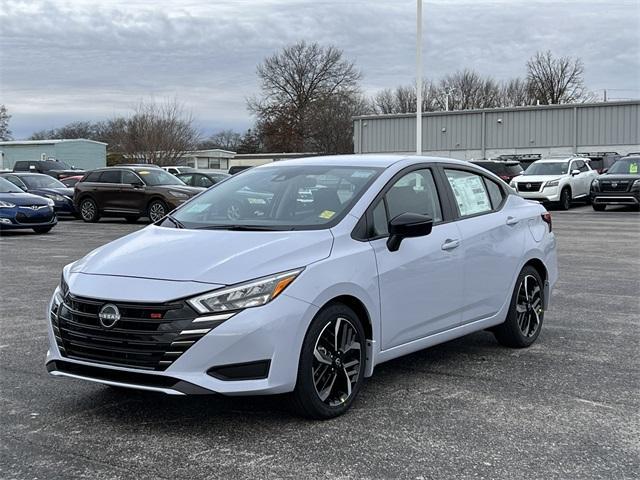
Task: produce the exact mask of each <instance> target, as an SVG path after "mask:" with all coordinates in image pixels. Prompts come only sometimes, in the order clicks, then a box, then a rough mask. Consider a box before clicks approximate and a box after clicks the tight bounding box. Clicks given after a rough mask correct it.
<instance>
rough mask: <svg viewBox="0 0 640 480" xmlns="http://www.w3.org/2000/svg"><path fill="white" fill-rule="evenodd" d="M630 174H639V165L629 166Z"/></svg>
mask: <svg viewBox="0 0 640 480" xmlns="http://www.w3.org/2000/svg"><path fill="white" fill-rule="evenodd" d="M629 173H638V164H637V163H630V164H629Z"/></svg>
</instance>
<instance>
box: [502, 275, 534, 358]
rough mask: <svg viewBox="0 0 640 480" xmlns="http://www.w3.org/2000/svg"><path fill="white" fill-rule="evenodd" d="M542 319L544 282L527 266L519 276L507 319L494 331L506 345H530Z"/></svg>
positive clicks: (520, 346) (518, 346)
mask: <svg viewBox="0 0 640 480" xmlns="http://www.w3.org/2000/svg"><path fill="white" fill-rule="evenodd" d="M543 320H544V285H543V283H542V279H541V278H540V274H539V273H538V271H537V270H536V269H535V268H533V267H531V266H529V265H527V266H525V267H524V268H523V269H522V271H521V272H520V275H519V276H518V281H517V282H516V287H515V289H514V291H513V294H512V296H511V305H510V306H509V312H508V313H507V319H506V320H505V322H504V323H502V324H501V325H498V326H497V327H495V328H494V329H493V334H494V335H495V337H496V339H497V340H498V342H499V343H500V344H502V345H504V346H506V347H512V348H523V347H528V346H530V345H531V344H532V343H533V342H535V341H536V338H538V335H539V334H540V330H541V329H542V321H543Z"/></svg>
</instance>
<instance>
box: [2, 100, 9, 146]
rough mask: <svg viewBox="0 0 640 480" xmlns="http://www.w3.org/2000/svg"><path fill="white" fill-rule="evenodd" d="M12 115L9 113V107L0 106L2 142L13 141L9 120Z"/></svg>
mask: <svg viewBox="0 0 640 480" xmlns="http://www.w3.org/2000/svg"><path fill="white" fill-rule="evenodd" d="M10 119H11V115H9V113H8V112H7V107H5V106H4V105H0V140H1V141H3V142H4V141H7V140H11V130H9V120H10Z"/></svg>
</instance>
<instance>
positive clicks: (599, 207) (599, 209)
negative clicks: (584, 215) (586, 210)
mask: <svg viewBox="0 0 640 480" xmlns="http://www.w3.org/2000/svg"><path fill="white" fill-rule="evenodd" d="M591 206H592V207H593V209H594V210H595V211H596V212H604V209H605V208H607V206H606V205H602V204H598V203H592V204H591Z"/></svg>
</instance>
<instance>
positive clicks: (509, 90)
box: [499, 78, 535, 107]
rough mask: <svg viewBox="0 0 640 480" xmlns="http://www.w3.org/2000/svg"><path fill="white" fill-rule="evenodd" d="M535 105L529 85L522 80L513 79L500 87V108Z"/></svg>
mask: <svg viewBox="0 0 640 480" xmlns="http://www.w3.org/2000/svg"><path fill="white" fill-rule="evenodd" d="M533 103H535V102H534V100H533V98H532V97H531V91H530V89H529V84H528V83H527V81H526V80H523V79H521V78H513V79H511V80H508V81H506V82H504V83H503V84H502V85H501V86H500V95H499V106H500V107H521V106H525V105H531V104H533Z"/></svg>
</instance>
